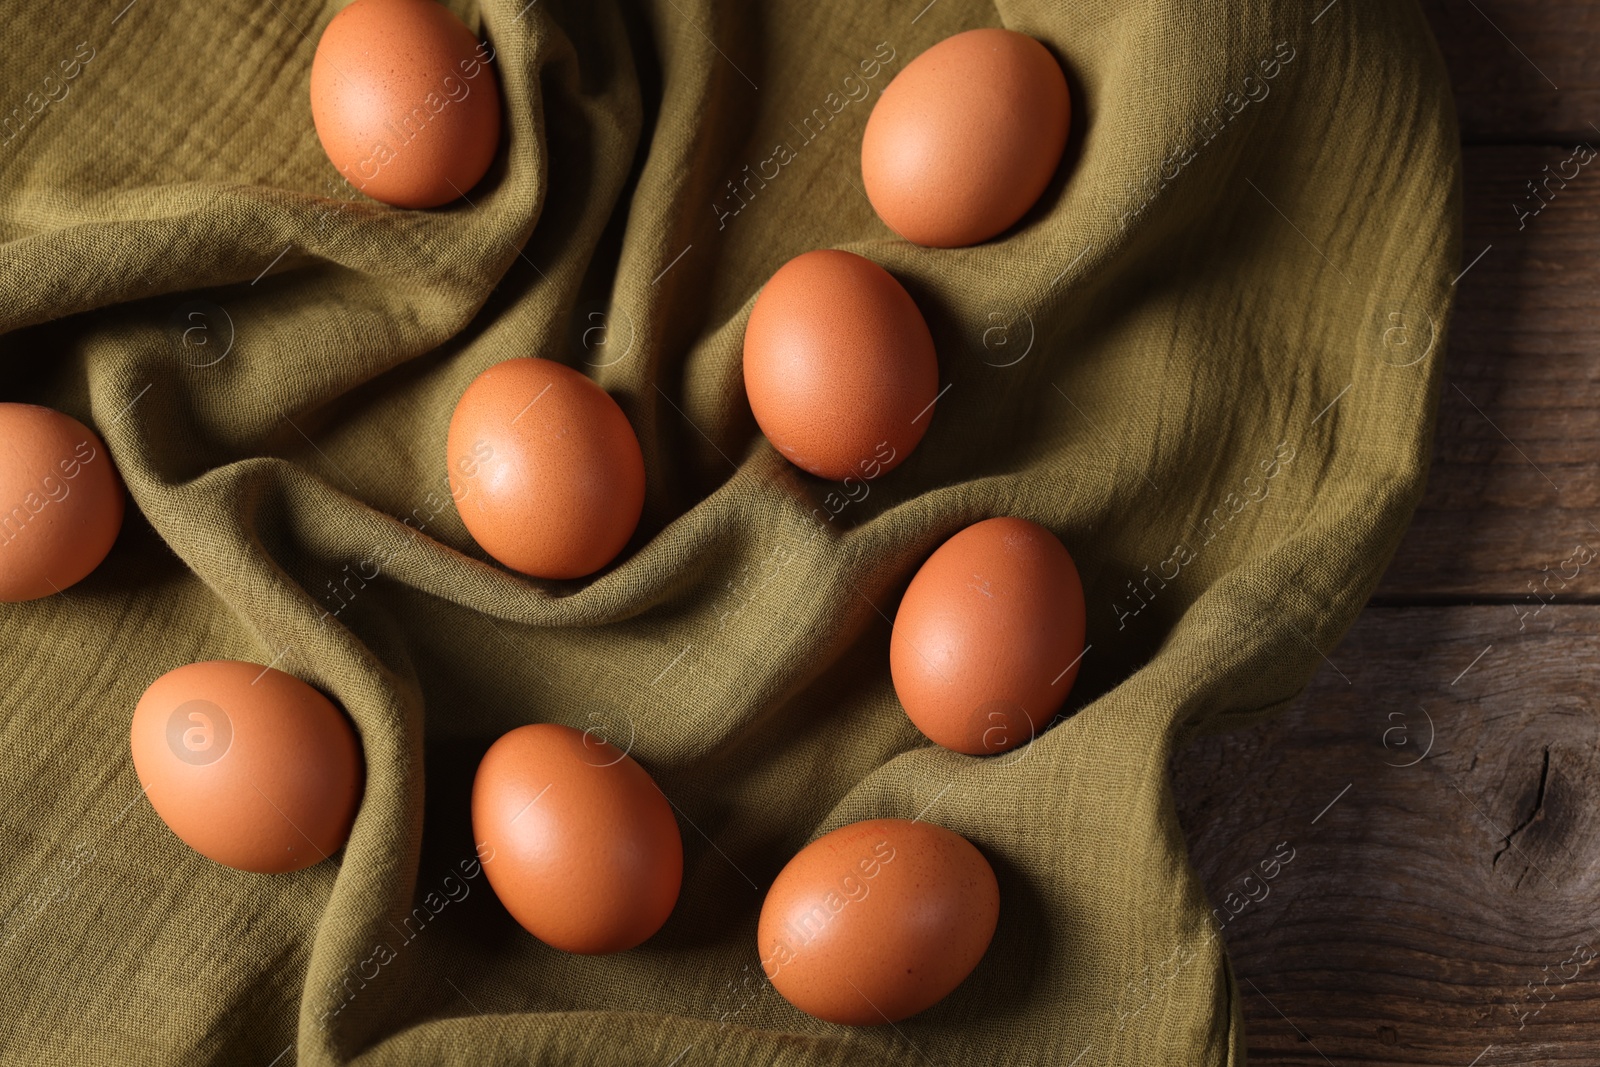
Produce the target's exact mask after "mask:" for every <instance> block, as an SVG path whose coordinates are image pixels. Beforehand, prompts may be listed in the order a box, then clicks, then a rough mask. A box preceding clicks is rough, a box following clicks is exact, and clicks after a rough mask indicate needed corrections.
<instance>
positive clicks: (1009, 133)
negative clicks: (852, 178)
mask: <svg viewBox="0 0 1600 1067" xmlns="http://www.w3.org/2000/svg"><path fill="white" fill-rule="evenodd" d="M1071 116H1072V109H1071V105H1070V101H1069V99H1068V94H1067V79H1066V77H1065V76H1064V75H1063V74H1062V73H1061V67H1060V65H1058V64H1057V63H1056V61H1055V58H1054V57H1053V56H1051V55H1050V53H1049V51H1048V50H1047V49H1046V48H1045V47H1044V45H1042V44H1040V43H1039V42H1038V41H1036V40H1034V39H1033V38H1032V37H1028V36H1026V35H1024V34H1020V33H1015V32H1013V31H1011V30H998V29H986V30H968V31H967V32H966V33H958V34H956V35H955V36H954V37H949V38H946V39H945V40H943V41H940V42H939V43H938V44H936V45H934V46H933V47H932V48H930V49H928V50H927V51H926V52H924V53H922V54H921V55H920V56H918V57H917V58H916V59H914V60H912V61H911V62H910V63H908V64H906V68H905V69H904V70H902V71H901V72H900V73H899V74H897V75H896V76H895V78H894V80H893V81H891V82H890V83H889V86H888V88H886V89H885V90H884V91H883V95H882V96H881V97H879V99H878V102H877V104H876V105H874V106H873V109H872V116H871V117H870V118H869V119H867V130H866V133H865V134H864V135H863V136H862V139H861V178H862V181H863V182H865V183H866V189H867V198H868V199H869V200H871V201H872V206H873V208H875V209H876V210H877V212H878V217H879V218H881V219H883V221H884V222H885V223H887V224H888V226H889V228H890V229H892V230H894V231H895V232H896V233H898V234H899V235H900V236H902V237H904V238H905V239H906V240H908V241H914V242H916V243H917V244H919V245H930V246H932V247H935V248H955V247H957V246H959V245H970V244H976V243H978V242H979V241H986V240H988V239H989V238H991V237H993V236H994V235H995V234H997V233H1000V232H1001V231H1003V230H1005V229H1006V228H1007V227H1009V226H1010V225H1011V224H1012V223H1014V222H1016V221H1017V220H1018V219H1020V218H1021V217H1022V216H1023V215H1024V214H1026V213H1027V211H1028V209H1029V208H1030V207H1032V206H1033V204H1034V201H1036V200H1038V199H1039V194H1040V193H1042V192H1044V188H1045V186H1047V185H1049V184H1050V178H1051V176H1052V175H1053V174H1055V170H1056V164H1058V163H1059V162H1060V161H1061V152H1062V150H1063V149H1064V148H1065V147H1066V144H1067V129H1068V126H1069V124H1070V122H1071Z"/></svg>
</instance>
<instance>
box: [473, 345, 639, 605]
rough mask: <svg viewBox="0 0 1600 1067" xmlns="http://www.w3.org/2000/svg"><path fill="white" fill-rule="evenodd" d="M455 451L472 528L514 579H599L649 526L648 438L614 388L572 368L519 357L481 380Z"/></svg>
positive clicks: (475, 385)
mask: <svg viewBox="0 0 1600 1067" xmlns="http://www.w3.org/2000/svg"><path fill="white" fill-rule="evenodd" d="M447 452H448V456H447V463H448V465H449V474H450V493H451V495H452V496H453V497H454V498H455V503H456V510H457V511H458V512H460V514H461V521H462V522H463V523H464V524H465V525H466V527H467V531H468V532H469V533H471V534H472V536H473V538H474V539H475V540H476V541H477V542H478V544H480V545H482V546H483V548H484V551H486V552H488V553H489V555H491V556H493V557H494V558H495V559H497V560H499V561H500V562H501V563H504V564H505V565H506V566H507V567H510V568H511V569H512V570H515V571H521V572H522V573H523V574H531V575H533V576H535V577H538V578H581V577H583V576H584V575H586V574H593V573H594V572H595V571H597V570H599V569H600V568H601V567H604V566H605V565H606V564H607V563H610V562H611V561H612V560H613V559H615V558H616V556H617V553H619V552H621V551H622V549H623V546H625V545H626V544H627V543H628V538H630V537H632V536H633V531H634V528H635V527H637V526H638V525H639V515H640V513H641V512H642V511H643V510H644V454H643V453H642V452H641V451H640V450H639V439H638V438H637V437H635V436H634V434H633V427H632V426H631V425H629V423H628V417H627V416H626V415H624V414H623V413H622V409H621V408H619V407H618V406H617V402H616V401H615V400H612V399H611V397H609V396H607V395H606V392H605V390H603V389H601V388H600V387H599V386H598V385H596V384H594V382H592V381H590V380H589V379H588V378H586V377H584V376H583V375H582V374H579V373H578V372H577V371H575V370H572V369H571V368H569V367H564V366H562V365H561V364H560V363H552V362H551V361H550V360H547V359H508V360H506V361H505V362H504V363H497V364H495V365H494V366H493V367H490V368H489V369H488V370H486V371H484V372H483V373H482V374H480V375H478V377H477V378H476V379H474V380H473V382H472V384H471V385H469V386H467V391H466V392H464V393H462V394H461V399H460V401H459V402H457V404H456V410H455V414H454V415H453V416H451V419H450V438H449V443H448V445H447Z"/></svg>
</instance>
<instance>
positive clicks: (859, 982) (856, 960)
mask: <svg viewBox="0 0 1600 1067" xmlns="http://www.w3.org/2000/svg"><path fill="white" fill-rule="evenodd" d="M999 918H1000V886H999V883H998V882H996V881H995V877H994V871H993V869H992V868H990V866H989V862H988V860H986V859H984V858H983V854H982V853H981V852H979V851H978V850H977V849H976V848H974V847H973V846H972V844H971V843H970V842H969V841H967V839H966V838H964V837H962V836H961V835H960V834H957V833H954V832H952V831H950V830H946V829H945V828H944V827H942V826H935V825H933V824H932V823H927V822H920V821H911V820H907V819H869V820H867V821H866V822H856V823H850V824H849V825H848V826H842V827H840V828H839V829H837V830H835V831H833V832H832V833H829V834H824V835H823V836H821V837H819V838H817V839H816V840H815V841H813V842H811V844H809V845H807V846H806V847H805V848H803V849H801V850H800V852H799V853H798V854H796V856H795V857H794V859H792V860H790V861H789V863H788V865H787V866H785V867H784V868H783V870H782V871H780V872H779V873H778V877H777V878H776V879H775V880H774V881H773V883H772V888H771V889H769V890H768V891H767V898H766V900H765V902H763V903H762V905H761V919H760V921H759V923H758V924H757V927H756V946H757V949H758V950H759V951H760V954H761V966H762V969H763V970H764V971H765V972H766V975H767V978H768V979H770V980H771V982H772V985H773V988H775V989H777V991H778V992H779V993H781V994H782V995H783V997H784V999H785V1000H787V1001H788V1002H789V1003H791V1004H793V1005H794V1006H795V1007H797V1008H799V1009H800V1010H801V1011H803V1012H806V1013H807V1014H810V1015H815V1016H816V1017H817V1018H819V1019H826V1020H827V1021H828V1022H833V1023H844V1024H846V1025H849V1026H872V1025H877V1024H880V1023H895V1022H899V1021H900V1020H901V1019H904V1018H906V1017H907V1016H911V1015H915V1014H916V1013H917V1012H919V1011H924V1010H926V1009H927V1008H930V1007H932V1006H933V1005H935V1004H937V1003H938V1002H939V1001H941V1000H943V999H944V998H945V997H946V996H948V995H949V994H950V991H951V990H953V989H955V987H956V986H958V985H960V984H961V983H962V981H963V980H965V979H966V977H967V975H969V974H971V973H972V969H973V968H974V967H976V966H977V965H978V961H979V960H981V959H982V958H983V954H984V952H986V951H987V950H988V948H989V942H990V940H991V939H992V938H993V937H994V931H995V925H996V924H997V923H998V922H999Z"/></svg>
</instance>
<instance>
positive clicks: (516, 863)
mask: <svg viewBox="0 0 1600 1067" xmlns="http://www.w3.org/2000/svg"><path fill="white" fill-rule="evenodd" d="M472 832H473V835H474V837H475V839H476V840H477V841H478V854H479V856H480V857H481V858H482V860H483V869H484V871H485V872H486V873H487V874H488V875H489V884H490V885H491V886H493V887H494V892H495V895H496V896H497V897H499V898H500V902H501V903H502V904H504V905H505V907H506V910H507V911H509V912H510V913H511V917H512V918H514V919H516V920H517V922H518V923H520V924H521V925H522V927H523V929H525V930H527V931H528V932H529V933H530V934H532V935H533V936H535V937H537V938H538V939H539V940H541V941H543V942H544V943H545V944H547V945H550V946H551V947H553V948H558V949H560V950H561V951H563V952H575V953H582V954H585V955H592V954H598V953H603V952H621V951H622V950H624V949H629V948H633V947H634V946H635V945H637V944H639V943H640V942H642V941H644V940H645V939H646V938H648V937H650V936H651V935H652V934H654V933H655V932H656V931H657V930H659V929H661V926H662V924H663V923H665V922H666V921H667V917H668V916H669V915H671V914H672V908H673V906H674V905H675V904H676V903H677V902H678V889H679V887H680V886H681V885H682V884H683V838H682V837H681V836H680V835H679V833H678V823H677V820H675V819H674V818H673V817H672V808H671V806H670V805H669V804H668V803H667V798H666V796H665V795H663V794H662V792H661V790H660V788H658V787H657V786H656V783H655V780H654V779H652V778H651V777H650V775H649V774H648V773H647V772H646V771H645V769H644V768H643V767H641V766H639V764H638V763H637V762H636V761H635V760H634V759H633V757H631V756H629V755H628V754H627V753H625V752H623V751H622V750H620V749H618V748H617V747H615V746H614V745H611V744H609V743H608V742H606V741H604V740H602V739H601V738H599V737H598V736H596V735H595V734H592V733H587V732H583V731H579V730H574V729H572V728H571V727H570V726H561V725H558V724H556V723H536V724H534V725H530V726H519V727H517V728H516V729H515V730H512V731H511V732H510V733H507V734H505V735H504V736H503V737H501V738H500V739H499V740H498V741H496V742H495V743H494V744H493V745H491V746H490V747H489V751H488V752H486V753H484V757H483V761H482V762H481V763H479V764H478V773H477V776H476V777H475V778H474V779H473V782H472Z"/></svg>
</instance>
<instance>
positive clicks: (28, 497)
mask: <svg viewBox="0 0 1600 1067" xmlns="http://www.w3.org/2000/svg"><path fill="white" fill-rule="evenodd" d="M124 506H125V505H124V499H123V490H122V479H121V478H119V477H117V471H116V468H115V467H113V466H112V465H111V453H110V452H108V451H106V446H105V442H103V441H101V440H100V438H99V437H98V436H96V435H95V432H94V431H93V430H91V429H89V428H88V427H87V426H85V425H84V424H83V423H81V422H79V421H78V420H77V419H75V418H73V417H72V416H71V415H64V414H62V413H61V412H59V411H54V410H52V409H50V408H45V407H39V406H37V405H34V404H0V601H5V602H7V603H16V602H18V601H23V600H35V599H37V598H39V597H43V596H49V595H50V594H51V593H58V592H60V591H61V590H63V589H66V588H67V587H68V586H70V585H73V584H75V583H77V582H79V581H81V580H82V579H83V578H84V577H85V576H87V575H88V573H89V572H90V571H92V570H94V569H95V568H96V567H98V566H99V565H100V561H101V560H103V559H105V558H106V555H107V553H109V552H110V551H111V546H112V544H113V543H115V542H116V540H117V532H118V531H119V530H121V529H122V514H123V509H124Z"/></svg>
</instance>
